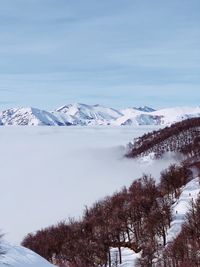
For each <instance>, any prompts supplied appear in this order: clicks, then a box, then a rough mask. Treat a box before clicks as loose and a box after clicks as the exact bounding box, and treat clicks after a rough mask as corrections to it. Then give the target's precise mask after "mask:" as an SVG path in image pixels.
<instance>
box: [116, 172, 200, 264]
mask: <svg viewBox="0 0 200 267" xmlns="http://www.w3.org/2000/svg"><path fill="white" fill-rule="evenodd" d="M199 193H200V184H199V177H196V178H194V179H193V180H191V181H190V182H189V183H187V184H186V185H185V186H184V187H183V188H182V189H181V194H180V197H179V198H178V199H177V200H176V202H175V203H174V205H173V207H172V217H173V219H172V222H171V227H170V228H169V229H168V232H167V236H166V240H167V245H168V244H170V243H171V242H173V240H174V239H175V238H176V237H177V236H178V235H179V233H180V232H181V229H182V225H183V224H184V222H185V219H186V214H187V213H188V211H189V209H190V207H191V203H192V201H193V202H195V201H196V200H197V197H198V195H199ZM111 258H112V262H113V264H114V265H113V266H118V267H135V266H136V261H137V259H139V258H140V253H135V252H134V251H132V250H130V249H128V248H123V249H122V264H119V253H118V249H117V248H113V249H112V250H111Z"/></svg>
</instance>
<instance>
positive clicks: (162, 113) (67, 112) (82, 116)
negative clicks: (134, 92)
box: [0, 104, 200, 126]
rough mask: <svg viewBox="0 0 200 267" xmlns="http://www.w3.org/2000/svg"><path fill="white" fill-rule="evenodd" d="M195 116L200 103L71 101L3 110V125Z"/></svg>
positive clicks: (166, 120)
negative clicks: (119, 105) (119, 106)
mask: <svg viewBox="0 0 200 267" xmlns="http://www.w3.org/2000/svg"><path fill="white" fill-rule="evenodd" d="M192 117H200V107H193V108H192V107H175V108H167V109H161V110H154V109H152V108H150V107H147V106H144V107H139V108H136V107H133V108H127V109H123V110H116V109H113V108H109V107H103V106H100V105H86V104H70V105H65V106H62V107H60V108H58V109H56V110H55V111H51V112H50V111H45V110H41V109H38V108H32V107H28V108H11V109H8V110H5V111H2V112H0V125H46V126H70V125H81V126H88V125H112V126H123V125H133V126H137V125H168V124H171V123H174V122H177V121H181V120H184V119H187V118H192Z"/></svg>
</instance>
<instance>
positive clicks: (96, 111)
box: [56, 104, 122, 125]
mask: <svg viewBox="0 0 200 267" xmlns="http://www.w3.org/2000/svg"><path fill="white" fill-rule="evenodd" d="M56 111H57V112H59V113H64V114H65V115H66V114H67V115H68V116H72V117H73V118H74V119H75V122H76V123H75V124H81V125H89V124H92V125H108V124H110V123H111V122H113V121H115V120H116V119H117V118H119V117H121V116H122V113H121V112H119V111H117V110H115V109H113V108H107V107H103V106H100V105H86V104H73V105H72V104H71V105H66V106H63V107H61V108H59V109H57V110H56Z"/></svg>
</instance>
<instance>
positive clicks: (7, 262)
mask: <svg viewBox="0 0 200 267" xmlns="http://www.w3.org/2000/svg"><path fill="white" fill-rule="evenodd" d="M1 249H2V250H3V251H4V252H5V254H4V255H0V267H5V266H11V267H53V266H54V265H52V264H50V263H49V262H48V261H46V260H45V259H43V258H42V257H40V256H39V255H37V254H36V253H34V252H32V251H30V250H29V249H26V248H23V247H21V246H14V245H10V244H8V243H6V242H3V244H1Z"/></svg>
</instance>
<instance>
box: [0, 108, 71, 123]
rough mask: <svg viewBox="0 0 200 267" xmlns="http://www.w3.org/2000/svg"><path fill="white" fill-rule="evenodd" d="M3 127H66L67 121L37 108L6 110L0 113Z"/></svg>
mask: <svg viewBox="0 0 200 267" xmlns="http://www.w3.org/2000/svg"><path fill="white" fill-rule="evenodd" d="M0 119H1V121H2V123H3V124H4V125H49V126H52V125H66V124H67V123H68V124H71V123H70V122H67V120H65V121H64V120H62V119H61V118H60V117H58V116H56V115H54V114H53V113H51V112H47V111H44V110H40V109H37V108H19V109H8V110H5V111H3V112H1V113H0Z"/></svg>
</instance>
